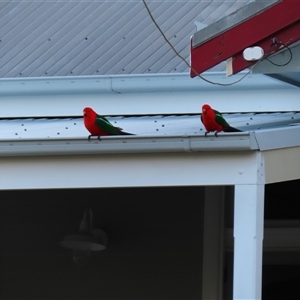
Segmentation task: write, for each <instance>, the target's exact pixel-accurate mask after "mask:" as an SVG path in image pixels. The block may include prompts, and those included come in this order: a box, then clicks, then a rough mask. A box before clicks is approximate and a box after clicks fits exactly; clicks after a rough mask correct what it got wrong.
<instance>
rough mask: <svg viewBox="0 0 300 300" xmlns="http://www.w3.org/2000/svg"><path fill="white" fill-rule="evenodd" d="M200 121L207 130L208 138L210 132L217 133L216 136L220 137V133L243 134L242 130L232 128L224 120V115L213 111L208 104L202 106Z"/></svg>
mask: <svg viewBox="0 0 300 300" xmlns="http://www.w3.org/2000/svg"><path fill="white" fill-rule="evenodd" d="M200 119H201V122H202V123H203V125H204V127H205V129H206V132H205V136H207V134H208V133H209V132H215V136H218V132H220V131H224V132H241V130H239V129H236V128H234V127H231V126H230V125H229V124H228V123H227V122H226V120H225V119H224V118H223V116H222V114H221V113H220V112H218V111H217V110H214V109H212V108H211V107H210V106H209V105H208V104H204V105H203V106H202V114H201V116H200Z"/></svg>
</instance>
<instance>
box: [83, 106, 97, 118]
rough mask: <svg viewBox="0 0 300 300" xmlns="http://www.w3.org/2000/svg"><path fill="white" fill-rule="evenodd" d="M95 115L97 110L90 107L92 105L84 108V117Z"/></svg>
mask: <svg viewBox="0 0 300 300" xmlns="http://www.w3.org/2000/svg"><path fill="white" fill-rule="evenodd" d="M94 115H96V112H95V111H94V110H93V109H92V108H90V107H86V108H84V110H83V117H84V118H85V117H91V116H94Z"/></svg>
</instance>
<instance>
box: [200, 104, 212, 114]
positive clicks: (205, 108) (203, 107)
mask: <svg viewBox="0 0 300 300" xmlns="http://www.w3.org/2000/svg"><path fill="white" fill-rule="evenodd" d="M209 109H211V107H210V106H209V105H208V104H204V105H203V106H202V113H203V114H205V113H206V111H207V110H209Z"/></svg>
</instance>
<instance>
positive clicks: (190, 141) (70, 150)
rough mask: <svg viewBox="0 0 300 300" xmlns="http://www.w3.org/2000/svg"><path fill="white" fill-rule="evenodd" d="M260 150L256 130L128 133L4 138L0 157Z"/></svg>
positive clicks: (0, 147) (0, 144)
mask: <svg viewBox="0 0 300 300" xmlns="http://www.w3.org/2000/svg"><path fill="white" fill-rule="evenodd" d="M250 150H258V145H257V142H256V139H255V137H254V132H243V133H235V134H228V133H227V134H222V133H220V134H219V135H218V137H215V136H214V135H213V136H208V137H204V136H203V135H201V136H199V135H195V136H168V137H165V136H158V137H157V136H126V137H119V136H118V137H116V136H114V137H102V138H101V141H99V140H98V139H95V138H92V139H91V141H88V140H87V139H43V140H42V139H40V140H33V139H32V140H24V139H22V140H2V141H0V157H7V156H49V155H86V154H121V153H122V154H125V153H158V152H161V153H164V152H165V153H166V152H206V151H216V152H217V151H250Z"/></svg>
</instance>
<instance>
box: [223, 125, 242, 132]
mask: <svg viewBox="0 0 300 300" xmlns="http://www.w3.org/2000/svg"><path fill="white" fill-rule="evenodd" d="M224 132H243V131H242V130H239V129H237V128H234V127H231V126H230V127H226V128H224Z"/></svg>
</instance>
